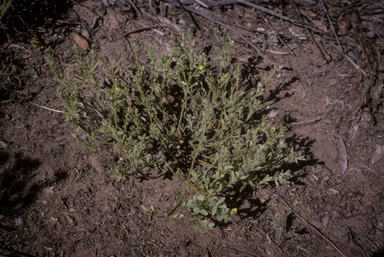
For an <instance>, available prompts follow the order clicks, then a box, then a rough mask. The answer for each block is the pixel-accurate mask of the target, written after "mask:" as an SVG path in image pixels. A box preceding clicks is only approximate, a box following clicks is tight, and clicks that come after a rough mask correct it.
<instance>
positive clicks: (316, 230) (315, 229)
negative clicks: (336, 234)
mask: <svg viewBox="0 0 384 257" xmlns="http://www.w3.org/2000/svg"><path fill="white" fill-rule="evenodd" d="M277 196H278V197H279V198H280V199H281V200H282V201H283V203H284V204H285V205H286V206H287V207H288V208H290V209H291V210H292V211H293V212H294V213H295V214H296V215H297V217H299V218H300V219H301V220H302V221H304V223H306V224H307V225H308V226H310V227H311V228H312V229H313V230H314V231H315V232H316V233H318V234H319V235H320V236H321V237H322V238H324V239H325V240H326V241H327V242H328V243H330V244H331V245H332V246H333V247H334V248H335V249H336V250H337V251H338V252H339V253H340V254H341V255H342V256H346V255H345V254H344V253H343V252H342V251H340V249H339V248H337V246H336V245H335V244H334V243H332V241H331V240H329V239H328V238H326V237H325V236H324V235H323V234H322V233H321V232H320V231H319V230H318V229H317V228H316V227H315V226H313V225H312V224H311V223H309V222H308V221H306V220H305V219H304V218H303V217H301V215H300V214H299V213H298V212H297V211H295V210H294V209H293V208H292V207H291V206H290V205H289V204H288V203H287V202H286V201H285V200H284V198H283V197H282V196H281V195H279V194H278V195H277Z"/></svg>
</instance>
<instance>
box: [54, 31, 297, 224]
mask: <svg viewBox="0 0 384 257" xmlns="http://www.w3.org/2000/svg"><path fill="white" fill-rule="evenodd" d="M170 41H171V45H172V47H170V48H169V49H168V52H167V53H166V54H163V55H162V56H157V55H156V54H155V53H154V51H152V50H151V49H150V48H149V47H148V46H146V47H144V49H145V51H146V52H147V55H148V57H149V58H150V63H149V64H148V65H147V66H146V67H144V66H143V65H141V64H140V62H139V57H138V46H137V42H136V40H133V41H132V44H131V47H132V50H133V58H134V60H135V61H134V62H135V63H133V64H131V65H130V66H129V67H126V66H125V65H123V64H122V63H121V62H120V63H119V65H118V66H117V67H116V68H110V67H108V66H107V65H105V64H104V61H103V58H101V57H99V56H98V55H97V52H96V48H95V47H92V49H91V51H90V53H89V56H88V58H83V56H82V54H81V52H80V50H79V49H75V50H76V57H77V64H76V65H75V66H73V67H72V68H71V69H70V71H69V72H68V74H67V75H66V76H61V75H60V73H59V71H58V70H57V68H56V66H55V63H54V61H53V57H52V56H51V55H50V54H48V55H47V60H48V63H49V65H50V67H51V69H52V70H53V71H54V73H55V74H56V79H57V81H59V82H60V83H61V84H62V85H64V86H65V87H64V88H58V95H59V97H60V98H61V99H62V101H63V103H64V105H65V108H66V110H67V111H66V112H65V113H64V115H65V117H66V118H67V121H68V122H69V123H71V124H73V125H75V126H76V127H77V128H78V129H81V130H83V131H84V132H85V133H84V136H82V137H80V136H78V135H76V138H77V140H78V141H79V143H80V144H82V145H85V146H88V147H89V148H90V149H91V150H92V151H93V152H94V153H96V154H97V155H99V156H100V157H102V158H104V159H105V160H108V161H109V162H111V163H112V164H114V165H115V169H114V170H113V171H112V176H113V177H115V178H117V179H118V180H120V179H122V178H123V177H124V176H144V177H146V178H157V177H159V176H164V175H165V174H167V173H168V174H170V173H171V174H173V176H174V177H175V178H177V179H178V180H180V181H181V182H182V183H183V190H182V193H181V194H180V196H178V197H179V200H178V202H177V204H176V205H175V207H174V208H173V209H172V210H170V211H168V212H167V213H166V214H165V215H157V214H156V212H155V209H154V207H153V206H151V207H150V208H149V209H147V208H146V207H144V206H142V208H143V210H144V212H146V213H147V214H148V215H152V216H155V217H172V218H180V217H182V215H179V214H176V215H173V216H171V215H172V214H173V212H174V211H175V209H176V208H177V207H178V206H179V205H180V204H181V203H182V202H183V201H184V203H183V205H184V206H187V207H189V208H190V209H191V210H192V217H191V219H192V220H193V219H195V218H198V221H199V223H200V225H198V226H197V227H198V228H204V229H207V228H210V227H212V226H214V223H209V222H208V221H207V220H206V218H210V219H211V218H212V217H216V219H217V221H219V222H220V221H223V222H227V221H228V220H230V219H231V217H232V216H233V215H234V214H235V213H236V212H237V208H229V207H228V206H227V204H226V201H225V200H226V198H225V197H223V196H224V193H225V192H228V191H230V190H232V189H233V186H234V185H237V184H242V185H251V186H253V185H254V184H266V183H269V182H276V183H287V182H288V181H287V180H286V179H285V177H286V176H287V175H289V171H285V172H283V171H282V172H280V173H279V172H278V173H276V174H270V175H268V173H269V172H270V171H271V170H275V169H276V168H278V167H279V166H280V165H281V164H283V163H285V162H297V161H298V160H303V157H302V156H300V155H299V154H297V153H295V152H294V151H293V150H292V149H288V148H287V145H286V143H285V141H284V133H285V131H286V129H285V128H284V127H281V128H279V129H276V128H275V127H272V126H271V125H270V123H268V121H267V119H266V118H265V117H264V118H261V119H256V118H255V117H256V114H257V111H258V110H259V109H260V108H261V107H262V106H261V103H260V101H259V99H258V98H259V97H260V96H261V95H262V93H263V89H264V87H265V85H266V84H267V83H268V82H269V81H270V80H271V79H272V77H273V75H274V74H275V73H276V72H277V71H278V70H279V69H280V67H278V66H276V67H275V68H274V70H273V71H272V72H271V74H270V75H269V76H268V77H266V78H265V79H264V80H263V81H262V82H260V83H259V84H258V85H256V86H255V87H254V88H253V89H251V90H246V89H245V86H244V85H243V84H242V81H241V79H240V66H239V65H238V64H233V63H232V62H231V59H232V58H231V55H230V49H231V47H232V46H233V41H232V40H231V39H230V38H228V39H227V40H223V41H222V43H223V47H222V48H221V49H217V55H218V57H217V58H218V60H219V67H217V68H216V69H214V68H211V67H210V65H209V61H208V58H207V56H206V55H205V54H204V53H197V52H196V43H195V42H194V40H193V38H192V35H191V33H183V34H182V37H181V39H179V38H177V37H175V36H174V37H173V38H171V39H170ZM102 67H103V68H102ZM214 71H215V72H214ZM124 73H126V74H124ZM100 77H107V78H108V79H107V81H109V83H108V84H109V85H108V86H107V87H106V88H102V86H101V84H102V82H100V81H99V80H100V79H99V78H100ZM98 143H102V144H105V145H116V146H118V148H119V149H121V151H122V153H123V155H122V156H121V158H120V161H118V162H117V161H114V160H113V159H111V158H110V157H108V156H102V155H101V153H100V152H99V150H98V147H97V146H96V144H98ZM227 200H228V199H227Z"/></svg>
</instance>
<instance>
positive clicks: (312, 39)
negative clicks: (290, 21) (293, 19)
mask: <svg viewBox="0 0 384 257" xmlns="http://www.w3.org/2000/svg"><path fill="white" fill-rule="evenodd" d="M289 2H290V3H291V4H292V5H293V7H295V9H296V12H297V15H298V16H299V18H300V20H301V22H304V19H303V16H302V14H301V12H300V10H299V8H298V7H297V5H296V4H295V2H294V1H289ZM305 30H306V31H307V33H308V35H309V38H310V39H311V41H312V43H313V44H314V45H315V46H316V48H317V50H318V51H319V53H320V55H321V57H323V59H324V60H326V59H325V55H324V53H323V51H322V50H321V48H320V46H319V45H318V44H317V42H316V40H315V38H314V37H313V35H312V32H311V31H310V30H309V28H307V27H305Z"/></svg>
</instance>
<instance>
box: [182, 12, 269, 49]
mask: <svg viewBox="0 0 384 257" xmlns="http://www.w3.org/2000/svg"><path fill="white" fill-rule="evenodd" d="M184 8H185V10H188V11H190V12H194V13H196V14H198V15H200V16H202V17H204V18H206V19H207V20H210V21H212V22H213V23H217V24H219V25H220V26H223V27H224V28H227V29H229V30H230V31H232V32H233V33H236V34H237V35H239V36H240V37H241V38H242V39H243V40H244V41H245V42H246V43H247V44H249V45H250V46H252V47H253V48H254V49H255V50H256V52H257V53H258V54H259V55H261V56H264V54H263V52H262V51H261V50H260V49H259V48H258V47H257V46H255V45H254V44H252V42H251V41H249V40H248V39H247V38H246V37H245V36H244V35H243V34H241V33H240V32H238V31H237V30H235V29H233V28H231V27H229V26H227V25H225V24H224V23H222V22H220V21H217V20H215V19H213V18H211V17H209V16H208V15H206V14H204V13H202V12H199V11H197V10H195V9H194V8H190V7H186V6H184Z"/></svg>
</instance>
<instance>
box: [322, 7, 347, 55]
mask: <svg viewBox="0 0 384 257" xmlns="http://www.w3.org/2000/svg"><path fill="white" fill-rule="evenodd" d="M321 3H322V4H323V9H324V11H325V12H326V13H327V18H328V22H329V25H331V28H332V32H333V35H335V38H336V40H337V44H338V45H339V47H340V49H341V54H342V55H343V56H345V54H344V51H343V47H342V46H341V44H340V40H339V37H338V36H337V33H336V31H335V27H334V26H333V22H332V20H331V17H330V16H329V13H328V10H327V8H326V7H325V4H324V1H323V0H321Z"/></svg>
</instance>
